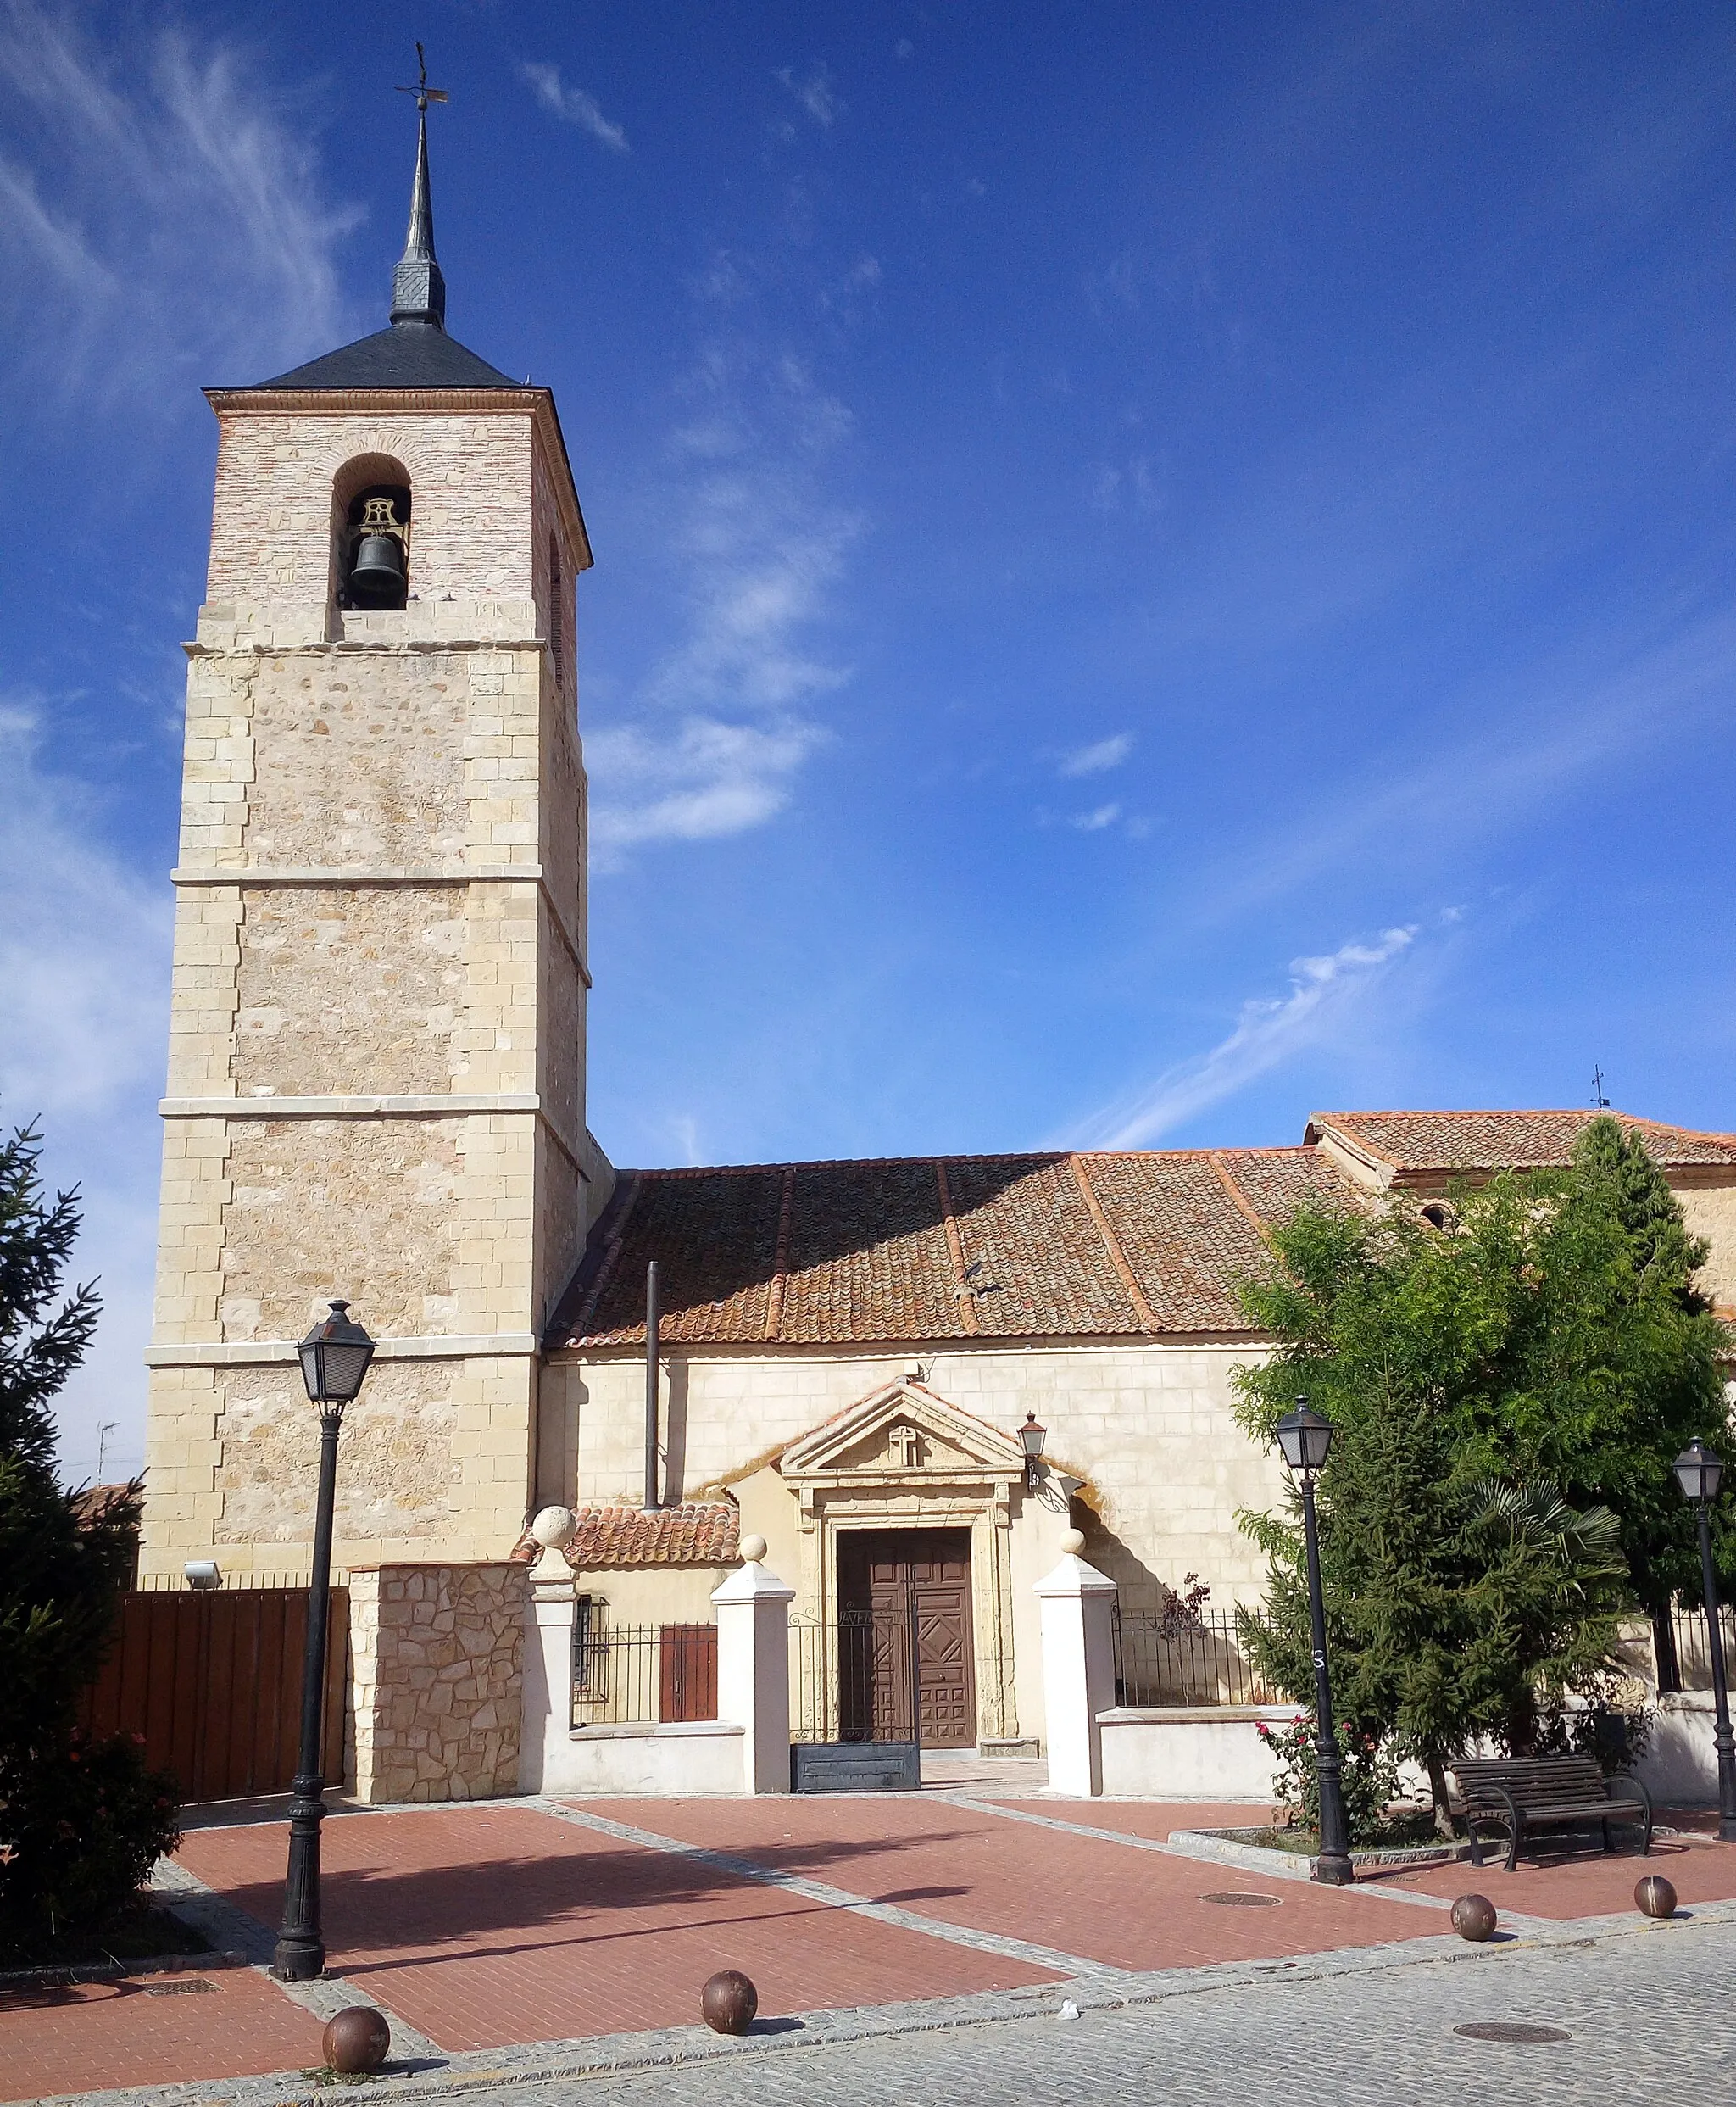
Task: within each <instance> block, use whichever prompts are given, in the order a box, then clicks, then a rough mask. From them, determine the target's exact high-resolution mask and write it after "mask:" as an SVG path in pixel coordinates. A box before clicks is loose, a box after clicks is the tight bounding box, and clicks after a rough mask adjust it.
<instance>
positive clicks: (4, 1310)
mask: <svg viewBox="0 0 1736 2107" xmlns="http://www.w3.org/2000/svg"><path fill="white" fill-rule="evenodd" d="M40 1160H41V1151H40V1149H39V1147H38V1145H37V1137H36V1134H35V1133H34V1132H32V1131H28V1130H25V1131H20V1132H19V1133H17V1134H14V1135H13V1137H12V1138H11V1140H8V1141H5V1142H3V1143H0V1689H3V1690H4V1691H5V1692H6V1703H5V1705H4V1706H3V1708H0V1943H3V1944H5V1945H6V1946H8V1947H10V1948H14V1950H21V1951H25V1952H28V1951H30V1950H31V1948H32V1947H33V1946H35V1947H36V1948H40V1943H41V1940H42V1936H43V1934H44V1933H45V1932H46V1933H47V1934H48V1935H49V1936H50V1937H52V1936H53V1934H55V1933H57V1932H64V1931H68V1930H78V1929H81V1928H88V1927H94V1926H98V1925H100V1923H101V1922H102V1921H103V1919H104V1918H105V1917H106V1916H108V1915H110V1914H112V1913H113V1912H114V1910H115V1909H117V1908H119V1907H120V1906H121V1905H122V1904H125V1902H126V1901H127V1900H128V1899H129V1898H131V1896H132V1895H134V1894H135V1893H136V1891H137V1889H138V1887H140V1885H141V1884H142V1881H143V1880H144V1878H145V1876H147V1874H148V1872H149V1870H150V1868H151V1866H152V1865H153V1863H154V1862H155V1859H156V1858H157V1856H158V1854H159V1853H160V1852H161V1851H163V1850H164V1849H167V1848H172V1845H173V1843H174V1842H175V1805H174V1786H173V1782H172V1781H170V1780H169V1779H168V1778H167V1777H166V1776H162V1775H153V1774H150V1773H147V1771H146V1770H145V1769H144V1767H143V1764H142V1760H141V1759H140V1757H139V1755H138V1752H137V1751H136V1748H135V1747H133V1746H132V1744H131V1742H129V1741H123V1742H106V1743H105V1742H93V1741H92V1739H91V1738H90V1737H89V1736H86V1735H85V1734H83V1733H82V1732H81V1730H80V1729H79V1727H78V1725H77V1714H78V1708H79V1702H80V1697H81V1693H82V1692H83V1690H84V1688H85V1686H86V1685H87V1684H88V1683H89V1681H91V1679H92V1676H93V1675H94V1674H95V1672H96V1669H97V1667H98V1666H99V1665H100V1664H101V1661H102V1658H103V1652H104V1650H105V1648H106V1647H107V1645H108V1643H109V1637H110V1635H111V1631H112V1629H113V1625H114V1618H115V1614H116V1608H117V1598H118V1592H119V1590H120V1585H121V1582H122V1580H123V1578H124V1576H125V1572H126V1570H127V1566H128V1563H129V1561H130V1558H131V1542H132V1537H133V1535H134V1532H135V1531H136V1527H137V1522H138V1511H139V1505H140V1498H141V1488H140V1487H139V1486H138V1485H136V1484H135V1485H132V1486H131V1487H129V1489H128V1491H127V1495H126V1497H125V1498H124V1499H120V1500H117V1501H114V1502H111V1503H109V1505H108V1506H106V1507H105V1508H103V1510H102V1511H101V1512H99V1513H96V1514H93V1515H91V1516H89V1517H87V1518H84V1519H81V1518H80V1517H79V1516H78V1515H77V1514H76V1513H75V1509H74V1507H73V1504H72V1500H71V1498H70V1496H69V1495H68V1494H67V1493H65V1492H64V1491H62V1490H61V1489H60V1487H59V1485H58V1484H57V1482H56V1480H55V1475H54V1448H55V1437H54V1424H53V1416H52V1411H51V1407H52V1402H53V1398H54V1397H55V1396H56V1395H57V1394H58V1391H59V1390H60V1388H61V1386H62V1385H63V1384H64V1382H65V1381H66V1379H67V1377H68V1376H69V1375H70V1374H71V1373H72V1371H73V1370H74V1369H75V1368H77V1366H78V1365H79V1363H80V1362H81V1360H82V1359H83V1357H84V1354H85V1352H86V1348H87V1347H88V1346H89V1344H90V1341H91V1338H92V1333H93V1332H94V1330H95V1329H96V1323H97V1314H98V1311H99V1308H100V1303H99V1302H98V1299H97V1295H96V1292H95V1290H94V1289H93V1288H92V1287H89V1286H85V1287H80V1288H76V1289H75V1290H73V1291H72V1293H71V1294H70V1295H68V1296H65V1297H64V1300H63V1299H62V1296H61V1282H62V1279H63V1278H64V1274H65V1270H66V1264H67V1261H68V1258H69V1257H70V1254H71V1251H72V1246H73V1244H74V1241H75V1239H76V1237H77V1235H78V1228H79V1212H78V1204H77V1201H76V1198H75V1196H74V1195H72V1194H70V1193H60V1194H58V1196H56V1197H55V1198H54V1199H53V1201H50V1200H48V1199H47V1196H46V1195H45V1193H44V1190H43V1187H42V1179H41V1176H40V1172H39V1164H40Z"/></svg>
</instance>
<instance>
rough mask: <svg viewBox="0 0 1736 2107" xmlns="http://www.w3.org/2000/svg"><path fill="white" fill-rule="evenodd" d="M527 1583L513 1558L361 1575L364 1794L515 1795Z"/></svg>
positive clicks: (356, 1762)
mask: <svg viewBox="0 0 1736 2107" xmlns="http://www.w3.org/2000/svg"><path fill="white" fill-rule="evenodd" d="M529 1578H530V1575H529V1569H528V1568H527V1567H526V1566H523V1565H517V1564H506V1563H504V1562H502V1563H500V1564H487V1565H381V1566H364V1567H360V1568H352V1569H351V1571H350V1579H349V1602H350V1658H351V1663H352V1685H353V1687H352V1708H353V1721H354V1728H353V1731H354V1753H353V1775H352V1782H351V1789H352V1790H353V1792H354V1793H355V1795H356V1797H357V1798H359V1799H362V1800H366V1801H369V1802H371V1803H376V1804H377V1803H382V1802H390V1801H403V1800H473V1799H487V1798H492V1797H493V1796H495V1795H498V1794H501V1793H509V1792H517V1790H518V1781H519V1734H520V1723H521V1719H522V1680H523V1664H524V1640H525V1603H526V1589H527V1586H528V1583H529Z"/></svg>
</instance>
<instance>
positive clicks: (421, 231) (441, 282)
mask: <svg viewBox="0 0 1736 2107" xmlns="http://www.w3.org/2000/svg"><path fill="white" fill-rule="evenodd" d="M392 321H394V322H434V323H437V325H438V326H440V327H441V328H442V329H444V328H445V326H446V280H445V278H444V277H443V276H442V275H441V270H440V265H439V263H438V262H437V259H436V258H435V254H434V200H433V198H431V196H430V194H429V191H428V110H427V105H426V102H424V103H423V106H422V109H421V110H420V114H418V116H417V119H416V173H415V181H413V182H412V183H411V185H410V223H409V227H408V228H407V229H406V231H405V233H404V237H403V255H402V256H401V257H400V258H399V259H398V269H397V270H395V271H394V272H393V273H392Z"/></svg>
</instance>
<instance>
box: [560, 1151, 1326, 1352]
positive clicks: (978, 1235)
mask: <svg viewBox="0 0 1736 2107" xmlns="http://www.w3.org/2000/svg"><path fill="white" fill-rule="evenodd" d="M1358 1197H1359V1193H1358V1189H1357V1188H1356V1187H1355V1186H1353V1185H1352V1184H1351V1183H1350V1181H1349V1179H1348V1178H1347V1177H1345V1175H1344V1173H1341V1172H1340V1171H1339V1170H1338V1169H1336V1168H1334V1167H1333V1163H1332V1162H1331V1160H1330V1159H1329V1158H1328V1157H1326V1156H1325V1155H1324V1154H1323V1153H1322V1152H1321V1151H1316V1150H1315V1149H1313V1148H1311V1147H1304V1148H1292V1149H1272V1150H1259V1149H1238V1150H1225V1151H1205V1150H1172V1151H1147V1152H1127V1153H1104V1154H1092V1155H1070V1154H1067V1153H1065V1152H1049V1153H1046V1154H1043V1155H1034V1154H1033V1155H1025V1156H974V1157H943V1158H935V1157H895V1158H892V1159H889V1160H886V1161H881V1162H842V1163H773V1164H746V1165H742V1166H738V1167H730V1168H717V1169H707V1170H669V1171H639V1172H623V1173H621V1174H620V1180H619V1182H618V1184H617V1186H616V1190H615V1198H614V1200H613V1201H612V1202H611V1204H610V1207H609V1210H608V1212H606V1213H605V1214H604V1218H603V1219H602V1220H601V1221H600V1222H598V1224H596V1225H595V1227H594V1228H593V1231H592V1234H591V1240H590V1245H589V1248H588V1251H587V1258H586V1262H585V1264H584V1265H583V1266H582V1267H581V1270H580V1273H579V1276H578V1279H577V1280H576V1282H575V1284H574V1285H573V1287H572V1288H571V1289H570V1290H569V1292H568V1294H567V1295H566V1296H565V1298H564V1299H563V1302H562V1305H561V1307H560V1309H559V1312H558V1313H557V1315H556V1318H555V1320H554V1324H553V1325H552V1327H551V1329H550V1332H549V1338H548V1344H549V1346H550V1347H551V1349H554V1350H558V1349H559V1348H561V1347H565V1346H575V1347H576V1346H581V1345H582V1346H587V1347H593V1346H608V1347H614V1346H634V1345H639V1344H642V1343H643V1340H644V1335H645V1328H644V1286H645V1268H646V1264H647V1262H648V1260H650V1259H652V1258H655V1259H656V1260H657V1261H658V1265H659V1282H660V1292H661V1302H662V1334H663V1337H664V1338H665V1340H666V1341H669V1342H670V1344H672V1345H686V1346H709V1345H721V1344H740V1345H748V1344H752V1343H760V1342H765V1341H773V1342H778V1343H784V1344H800V1345H837V1344H844V1343H854V1342H859V1341H860V1342H887V1343H889V1342H892V1341H929V1340H941V1339H960V1338H970V1337H987V1338H1007V1339H1012V1338H1032V1337H1085V1338H1090V1337H1127V1336H1138V1335H1148V1336H1149V1335H1166V1334H1174V1333H1187V1334H1198V1333H1211V1334H1216V1333H1223V1332H1232V1333H1245V1332H1246V1331H1247V1329H1248V1325H1247V1320H1246V1318H1244V1315H1243V1313H1242V1309H1241V1305H1240V1302H1239V1300H1238V1294H1237V1285H1238V1281H1239V1280H1240V1279H1242V1278H1243V1277H1244V1275H1246V1274H1249V1273H1250V1272H1252V1271H1254V1270H1255V1268H1256V1267H1257V1266H1258V1264H1259V1263H1260V1258H1261V1256H1262V1245H1261V1240H1260V1232H1261V1228H1262V1226H1263V1225H1264V1224H1266V1223H1270V1222H1273V1221H1279V1220H1283V1219H1284V1218H1286V1217H1288V1214H1289V1213H1290V1212H1293V1210H1294V1208H1295V1207H1297V1205H1298V1204H1299V1203H1300V1202H1301V1201H1305V1200H1308V1201H1332V1202H1333V1203H1335V1204H1340V1205H1346V1204H1355V1202H1356V1201H1357V1199H1358Z"/></svg>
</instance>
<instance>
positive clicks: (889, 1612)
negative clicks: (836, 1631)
mask: <svg viewBox="0 0 1736 2107" xmlns="http://www.w3.org/2000/svg"><path fill="white" fill-rule="evenodd" d="M837 1595H838V1615H839V1625H840V1636H841V1639H847V1637H848V1634H849V1632H850V1631H851V1630H859V1631H860V1632H861V1633H862V1641H861V1642H860V1651H859V1659H860V1666H859V1668H858V1669H857V1672H855V1673H854V1674H852V1673H851V1672H850V1668H851V1663H850V1653H851V1648H850V1647H849V1645H848V1644H847V1643H846V1644H844V1645H843V1646H842V1647H841V1649H840V1667H841V1669H842V1670H843V1673H842V1675H841V1688H840V1691H839V1698H840V1703H839V1713H840V1725H841V1727H842V1729H843V1733H842V1738H843V1739H844V1740H846V1741H879V1742H886V1741H907V1740H913V1741H919V1742H921V1744H922V1746H923V1747H925V1748H970V1747H975V1745H976V1741H977V1678H976V1671H975V1660H974V1648H973V1647H972V1644H971V1532H970V1530H968V1529H884V1530H882V1529H871V1530H842V1531H840V1532H839V1536H838V1540H837Z"/></svg>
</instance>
